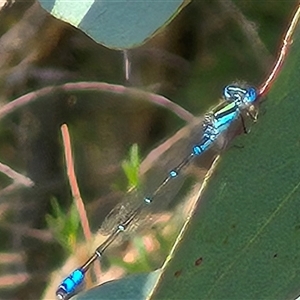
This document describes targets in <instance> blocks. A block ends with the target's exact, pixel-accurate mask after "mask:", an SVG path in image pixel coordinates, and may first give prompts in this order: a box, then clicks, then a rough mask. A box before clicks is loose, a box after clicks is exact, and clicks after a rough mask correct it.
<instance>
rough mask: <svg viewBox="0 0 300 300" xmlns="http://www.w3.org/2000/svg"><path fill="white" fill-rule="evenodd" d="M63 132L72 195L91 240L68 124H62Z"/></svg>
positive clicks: (85, 233) (83, 226)
mask: <svg viewBox="0 0 300 300" xmlns="http://www.w3.org/2000/svg"><path fill="white" fill-rule="evenodd" d="M61 133H62V137H63V143H64V151H65V158H66V165H67V173H68V178H69V183H70V187H71V191H72V195H73V198H74V201H75V204H76V207H77V211H78V213H79V216H80V220H81V224H82V229H83V233H84V236H85V239H86V241H87V242H89V241H90V240H91V238H92V234H91V230H90V225H89V220H88V217H87V214H86V210H85V207H84V204H83V201H82V198H81V195H80V191H79V187H78V183H77V179H76V175H75V171H74V164H73V156H72V149H71V141H70V134H69V131H68V127H67V125H66V124H63V125H62V126H61Z"/></svg>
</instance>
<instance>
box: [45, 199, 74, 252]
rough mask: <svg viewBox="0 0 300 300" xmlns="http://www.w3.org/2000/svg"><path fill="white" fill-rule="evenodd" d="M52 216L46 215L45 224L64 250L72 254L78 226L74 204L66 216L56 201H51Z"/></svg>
mask: <svg viewBox="0 0 300 300" xmlns="http://www.w3.org/2000/svg"><path fill="white" fill-rule="evenodd" d="M51 206H52V209H53V215H49V214H48V215H46V222H47V225H48V227H49V228H50V230H51V231H52V232H53V234H54V236H55V238H56V240H57V241H58V242H59V243H60V244H61V246H62V247H64V249H65V250H66V251H67V252H69V253H72V252H73V251H74V248H75V245H76V240H77V236H78V229H79V226H80V219H79V215H78V211H77V208H76V205H75V203H73V204H72V205H71V207H70V209H69V212H68V214H66V213H64V212H63V211H62V210H61V208H60V206H59V203H58V201H57V200H56V199H51Z"/></svg>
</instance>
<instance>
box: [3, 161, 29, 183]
mask: <svg viewBox="0 0 300 300" xmlns="http://www.w3.org/2000/svg"><path fill="white" fill-rule="evenodd" d="M0 172H1V173H3V174H5V175H6V176H7V177H9V178H11V179H12V180H13V181H14V184H15V185H16V186H17V185H24V186H27V187H32V186H33V185H34V183H33V181H32V180H31V179H30V178H28V177H26V176H24V175H22V174H20V173H18V172H16V171H14V170H13V169H12V168H10V167H9V166H7V165H5V164H3V163H1V162H0Z"/></svg>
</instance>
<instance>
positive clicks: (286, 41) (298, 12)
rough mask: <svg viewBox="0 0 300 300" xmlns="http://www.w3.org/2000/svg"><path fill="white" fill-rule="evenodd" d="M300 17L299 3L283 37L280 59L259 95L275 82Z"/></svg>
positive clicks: (259, 90) (260, 89) (261, 87)
mask: <svg viewBox="0 0 300 300" xmlns="http://www.w3.org/2000/svg"><path fill="white" fill-rule="evenodd" d="M299 18H300V5H299V4H298V6H297V9H296V11H295V14H294V16H293V19H292V21H291V23H290V25H289V27H288V30H287V32H286V34H285V36H284V38H283V43H282V46H281V49H280V52H279V56H278V59H277V60H276V62H275V64H274V67H273V68H272V70H271V72H270V74H269V76H268V77H267V79H266V80H265V82H264V83H263V84H262V85H261V86H260V87H259V89H258V95H259V96H263V95H264V94H265V93H267V92H268V90H269V89H270V87H271V85H272V84H273V82H274V80H275V79H276V78H277V75H278V72H279V71H280V68H281V66H282V64H283V62H284V60H285V58H286V55H287V53H288V50H289V47H290V45H291V44H292V43H293V40H292V35H293V33H294V31H295V29H296V26H297V24H298V21H299Z"/></svg>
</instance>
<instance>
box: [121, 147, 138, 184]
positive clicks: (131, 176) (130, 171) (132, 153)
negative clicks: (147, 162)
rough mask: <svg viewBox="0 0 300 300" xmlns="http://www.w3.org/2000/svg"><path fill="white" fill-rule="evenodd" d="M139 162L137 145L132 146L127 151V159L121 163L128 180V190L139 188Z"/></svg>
mask: <svg viewBox="0 0 300 300" xmlns="http://www.w3.org/2000/svg"><path fill="white" fill-rule="evenodd" d="M140 161H141V160H140V156H139V148H138V145H137V144H133V145H132V147H131V148H130V150H129V158H128V159H126V160H124V161H123V163H122V168H123V171H124V173H125V175H126V177H127V180H128V190H130V189H133V188H137V187H138V186H139V169H140V164H141V162H140Z"/></svg>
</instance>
